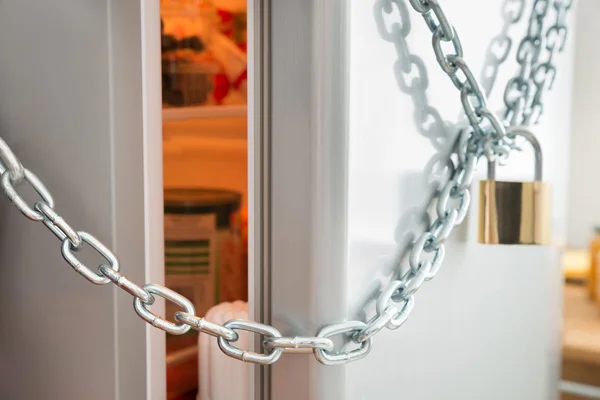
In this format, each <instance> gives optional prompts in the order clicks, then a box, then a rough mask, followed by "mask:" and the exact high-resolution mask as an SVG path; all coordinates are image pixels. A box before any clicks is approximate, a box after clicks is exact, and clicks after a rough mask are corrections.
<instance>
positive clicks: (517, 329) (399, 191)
mask: <svg viewBox="0 0 600 400" xmlns="http://www.w3.org/2000/svg"><path fill="white" fill-rule="evenodd" d="M374 3H377V2H350V5H351V7H350V22H351V27H352V28H351V29H350V37H349V46H350V54H351V60H350V93H351V96H350V139H349V141H350V150H349V154H350V159H349V195H348V199H349V212H348V231H349V236H348V252H349V253H348V254H349V260H348V262H349V266H348V276H347V285H348V286H347V290H348V303H349V311H350V316H351V317H354V316H360V313H361V311H362V310H363V305H364V303H365V302H366V301H368V299H369V298H370V296H371V295H372V294H373V293H376V292H377V288H378V285H379V280H378V279H381V281H383V282H387V278H384V277H385V276H386V275H387V272H388V271H389V269H390V267H391V266H392V264H393V263H392V259H393V257H394V255H395V253H396V252H397V248H398V243H399V242H400V241H401V240H402V236H403V235H404V234H405V233H406V232H408V231H410V229H411V227H410V225H409V224H408V223H407V220H406V219H407V217H409V216H410V211H411V210H412V209H413V208H415V207H422V206H423V204H424V201H425V199H426V197H427V195H428V193H429V190H428V189H427V186H426V181H427V179H428V176H427V175H426V173H425V172H424V171H425V167H426V165H427V164H428V162H429V161H430V159H431V158H432V157H433V156H434V155H435V154H436V150H435V149H434V148H433V146H432V144H431V142H430V140H429V139H428V138H426V137H424V136H423V135H422V134H421V133H419V131H418V129H417V127H416V124H415V122H414V117H413V114H414V110H415V108H416V107H421V108H422V107H423V105H422V104H421V105H419V104H415V102H414V101H413V98H411V97H410V96H409V95H407V94H404V93H402V92H401V91H400V90H399V88H398V85H397V82H396V80H395V77H394V63H395V62H396V60H397V59H398V56H397V54H396V51H395V46H394V44H393V43H390V42H386V41H385V40H383V39H382V37H381V36H380V35H379V33H378V26H377V24H376V20H375V18H374V13H378V12H381V11H380V10H374ZM406 3H408V2H406ZM502 3H503V1H500V0H494V1H485V2H483V1H475V0H447V1H444V2H443V6H444V10H445V11H446V13H447V16H448V17H449V18H450V19H451V21H452V22H453V24H454V26H455V27H456V29H457V31H458V32H459V35H460V37H461V39H462V44H463V47H464V53H465V55H464V58H465V59H466V60H467V61H468V63H469V65H470V66H471V68H472V69H473V71H475V72H476V73H477V74H478V75H479V74H480V71H481V68H482V65H483V61H484V57H485V49H486V48H487V46H488V44H489V42H490V39H491V38H492V37H493V36H494V35H496V34H498V33H499V31H500V29H501V24H502V20H501V18H500V6H501V5H502ZM531 3H532V2H531V1H528V2H527V6H526V14H525V17H524V18H523V20H524V21H522V23H521V24H520V25H519V26H518V27H515V28H512V31H511V36H512V37H513V40H514V41H515V43H514V44H513V52H512V53H511V56H510V57H509V60H508V61H507V62H506V64H504V65H503V66H502V67H501V71H500V74H499V76H498V82H497V84H496V86H495V88H494V92H493V94H492V96H491V98H490V102H491V109H492V110H494V111H496V110H500V109H501V108H502V105H503V104H502V101H501V98H502V97H501V96H502V93H503V86H504V85H505V83H506V82H507V80H508V79H509V78H510V77H511V76H512V75H513V74H514V73H515V71H516V67H517V65H516V63H515V61H514V57H515V56H514V52H515V50H516V47H517V46H518V41H519V39H520V38H521V37H522V35H523V32H524V29H525V25H524V23H526V21H527V19H528V15H529V13H530V7H531ZM375 8H377V5H375ZM590 14H591V13H590ZM393 15H397V10H396V9H395V10H394V12H393ZM408 16H409V18H410V21H411V25H412V32H411V34H410V35H409V37H408V47H409V51H410V53H411V54H414V55H415V56H416V57H419V58H421V59H422V60H423V62H424V65H425V66H426V68H427V73H428V77H429V87H428V89H427V92H426V95H427V99H428V102H429V104H430V105H431V106H432V107H434V108H436V109H437V110H439V112H440V114H441V115H442V117H443V118H444V119H445V120H449V121H456V117H457V116H458V115H459V114H460V112H461V106H460V100H459V99H460V97H459V93H458V92H457V90H456V89H455V88H454V86H453V85H452V84H451V82H450V81H449V79H448V78H447V76H446V75H445V74H444V73H443V72H442V71H441V70H440V68H439V67H438V64H437V62H436V60H435V58H434V54H433V51H432V48H431V34H430V33H429V31H428V30H427V28H426V27H425V25H424V23H423V21H422V19H421V18H420V16H419V15H418V14H416V13H415V12H413V11H412V10H410V12H409V14H408ZM591 18H592V17H591V15H590V19H591ZM397 19H398V18H397V17H387V18H386V21H388V22H387V23H388V24H389V23H392V22H393V21H396V20H397ZM570 39H573V37H571V38H570ZM571 58H572V49H569V50H567V52H566V54H564V55H562V56H560V58H559V61H558V70H559V76H558V78H557V81H556V83H555V85H554V89H553V91H552V92H551V94H550V95H548V96H547V97H546V100H545V101H546V104H545V114H544V116H543V121H542V123H541V124H540V125H539V126H538V127H537V128H536V130H535V132H536V133H538V134H539V139H540V141H541V143H542V147H543V149H544V156H545V160H544V161H545V162H544V168H545V170H544V172H545V178H546V179H548V180H550V181H552V184H553V185H554V198H553V201H554V208H553V223H554V239H555V242H556V243H560V242H562V241H564V237H565V207H566V200H567V199H566V197H567V196H566V192H567V171H566V168H565V167H564V166H565V165H567V162H566V160H567V159H568V156H569V154H568V143H569V137H568V134H569V126H570V125H569V124H570V97H571V95H570V84H571V74H572V72H573V70H572V67H571ZM450 133H453V132H452V131H450ZM440 134H441V135H443V134H444V133H443V131H442V132H440ZM530 154H531V153H530V152H526V154H523V155H520V156H518V157H514V158H511V160H510V162H509V166H508V167H506V168H502V169H501V170H500V171H501V175H502V176H504V177H506V178H510V179H521V180H525V179H531V177H532V173H533V172H532V168H533V167H532V165H533V162H532V161H531V159H528V157H529V158H530ZM558 160H560V162H559V161H558ZM481 172H482V171H480V176H481V175H482V174H481ZM473 189H474V192H473V194H474V196H473V199H474V200H475V201H474V204H473V205H472V207H471V210H470V213H469V216H468V219H467V221H466V223H465V226H464V227H462V228H460V229H457V232H455V233H453V234H452V235H451V237H450V240H449V241H448V242H447V245H446V252H447V256H446V261H445V262H444V265H443V266H442V270H441V271H440V273H439V274H438V276H437V278H436V279H435V280H434V281H432V282H430V283H426V284H425V285H424V286H423V287H422V289H421V290H420V291H419V292H418V293H417V295H416V306H415V309H414V311H413V314H412V316H411V318H410V319H409V320H408V322H407V323H406V324H405V325H404V326H403V327H402V328H401V329H399V330H398V331H392V332H385V333H382V334H381V335H379V336H378V337H377V338H376V339H375V340H374V349H373V351H372V353H371V354H370V356H369V357H368V358H366V359H365V360H364V361H361V362H358V363H355V364H351V365H350V366H348V367H347V368H346V385H345V389H346V392H345V393H344V394H343V395H340V397H339V398H340V399H342V398H344V399H351V400H355V399H356V400H358V399H361V400H383V399H410V400H430V399H457V400H458V399H461V400H467V399H473V400H475V399H486V400H495V399H498V400H500V399H515V400H519V399H522V400H536V399H537V400H546V399H552V398H556V396H557V379H558V376H559V370H558V368H559V357H560V336H559V335H560V325H561V313H560V309H561V302H562V297H561V289H560V281H561V279H560V277H561V274H560V265H559V261H560V260H559V255H560V250H559V249H558V248H557V247H527V246H521V247H518V246H512V247H504V246H493V247H492V246H482V245H478V244H477V243H476V235H477V232H476V230H477V221H476V219H477V197H478V188H477V185H474V188H473ZM376 277H377V278H376Z"/></svg>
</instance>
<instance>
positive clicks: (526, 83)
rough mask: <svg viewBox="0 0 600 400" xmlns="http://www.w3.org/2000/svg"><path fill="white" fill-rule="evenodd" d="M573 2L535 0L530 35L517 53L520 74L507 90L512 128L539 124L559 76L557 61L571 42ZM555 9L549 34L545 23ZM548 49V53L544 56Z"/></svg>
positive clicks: (508, 110)
mask: <svg viewBox="0 0 600 400" xmlns="http://www.w3.org/2000/svg"><path fill="white" fill-rule="evenodd" d="M572 4H573V0H535V2H534V4H533V8H532V11H531V16H530V18H529V26H528V28H527V34H526V36H525V37H524V38H523V40H521V43H520V44H519V48H518V50H517V62H518V63H519V66H520V68H519V72H518V74H517V75H516V76H515V77H514V78H512V79H511V80H509V81H508V84H507V85H506V89H505V91H504V104H505V105H506V111H505V112H504V119H505V121H506V124H509V125H511V126H517V125H526V126H527V125H532V124H537V122H538V121H539V118H540V116H541V115H542V112H543V110H544V105H543V103H542V97H543V95H544V94H545V93H546V92H547V91H548V90H550V89H551V88H552V84H553V83H554V78H555V76H556V66H555V65H554V58H555V56H556V54H558V53H560V52H562V51H563V50H564V48H565V44H566V40H567V33H568V29H567V25H566V18H567V13H568V11H569V9H570V8H571V6H572ZM551 8H554V11H555V19H554V24H553V25H552V26H550V27H549V28H548V29H547V30H546V33H545V35H544V34H543V33H544V20H545V19H546V17H547V15H548V14H549V13H550V10H551ZM544 48H545V49H546V50H547V54H546V56H545V57H542V56H543V54H542V53H543V50H544Z"/></svg>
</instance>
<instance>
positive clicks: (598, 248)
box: [588, 226, 600, 300]
mask: <svg viewBox="0 0 600 400" xmlns="http://www.w3.org/2000/svg"><path fill="white" fill-rule="evenodd" d="M599 255H600V226H595V227H594V237H593V238H592V240H591V241H590V271H589V276H588V294H589V297H590V298H591V299H592V300H596V299H599V297H600V296H598V293H599V291H598V284H599V282H598V276H599V271H598V269H599V268H600V263H599V261H600V260H599Z"/></svg>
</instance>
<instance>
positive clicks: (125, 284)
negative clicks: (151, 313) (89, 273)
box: [98, 264, 154, 305]
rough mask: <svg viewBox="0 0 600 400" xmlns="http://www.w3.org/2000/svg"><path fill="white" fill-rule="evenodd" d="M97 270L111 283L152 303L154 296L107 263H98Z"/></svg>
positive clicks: (147, 302) (145, 301)
mask: <svg viewBox="0 0 600 400" xmlns="http://www.w3.org/2000/svg"><path fill="white" fill-rule="evenodd" d="M98 271H100V273H101V274H102V275H104V276H106V277H107V278H108V279H110V281H111V282H112V283H114V284H115V285H117V286H118V287H120V288H121V289H123V290H124V291H126V292H127V293H129V294H130V295H132V296H134V297H137V298H139V299H140V300H142V301H143V302H144V303H146V304H148V305H150V304H153V303H154V297H153V296H152V295H151V294H150V293H148V292H147V291H145V290H144V289H142V288H141V287H139V286H138V285H136V284H135V283H133V282H131V281H130V280H129V279H128V278H127V277H126V276H125V275H123V274H121V273H119V272H118V271H115V270H114V269H112V268H111V267H109V266H108V265H105V264H102V265H100V266H99V267H98Z"/></svg>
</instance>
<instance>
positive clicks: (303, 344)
mask: <svg viewBox="0 0 600 400" xmlns="http://www.w3.org/2000/svg"><path fill="white" fill-rule="evenodd" d="M263 346H264V347H265V348H266V349H283V351H284V352H286V353H295V352H298V353H306V351H296V350H309V351H308V352H309V353H312V349H323V350H332V349H333V342H332V341H331V339H327V338H320V337H305V336H295V337H292V338H290V337H280V338H273V337H271V338H266V339H265V340H264V341H263Z"/></svg>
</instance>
